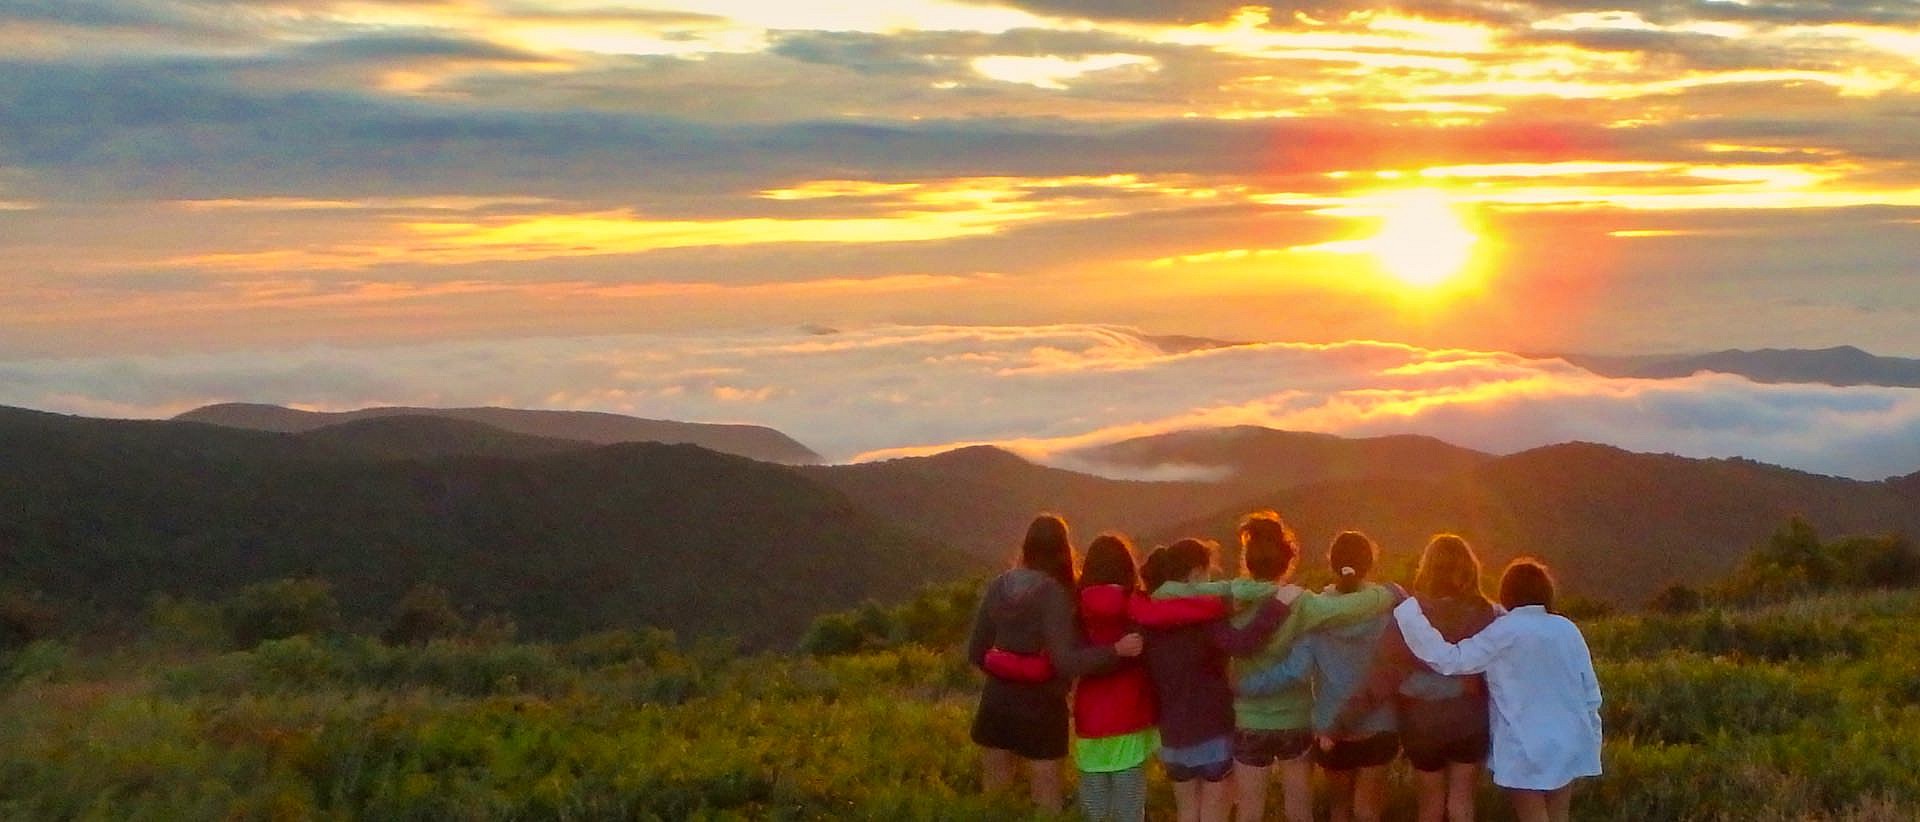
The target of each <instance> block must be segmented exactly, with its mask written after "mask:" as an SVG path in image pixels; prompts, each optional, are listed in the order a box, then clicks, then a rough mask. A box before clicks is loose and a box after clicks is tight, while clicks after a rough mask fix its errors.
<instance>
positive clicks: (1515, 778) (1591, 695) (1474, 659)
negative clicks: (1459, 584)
mask: <svg viewBox="0 0 1920 822" xmlns="http://www.w3.org/2000/svg"><path fill="white" fill-rule="evenodd" d="M1393 616H1394V619H1395V620H1397V621H1398V622H1399V623H1400V633H1401V634H1403V635H1404V636H1405V637H1406V640H1407V647H1408V648H1409V649H1411V650H1412V651H1413V654H1414V656H1417V657H1419V658H1420V660H1421V661H1422V662H1425V663H1427V664H1428V665H1429V666H1431V667H1432V668H1433V669H1434V670H1435V671H1436V672H1439V673H1442V674H1477V673H1485V674H1486V675H1487V694H1488V695H1489V696H1490V697H1492V703H1493V711H1492V721H1493V728H1492V739H1493V750H1492V753H1491V755H1490V756H1489V757H1488V760H1487V767H1488V770H1490V771H1492V773H1493V784H1495V785H1499V786H1500V787H1503V788H1519V789H1523V790H1533V791H1550V790H1555V789H1558V788H1560V787H1563V786H1565V785H1566V784H1568V783H1570V782H1572V781H1573V780H1575V779H1578V778H1580V777H1583V776H1599V775H1600V681H1599V679H1598V678H1596V677H1595V676H1594V673H1593V657H1592V655H1591V654H1590V653H1589V652H1588V650H1587V640H1586V638H1585V637H1583V636H1581V635H1580V629H1579V628H1578V627H1577V626H1575V625H1574V624H1573V623H1572V622H1571V621H1569V620H1568V619H1567V618H1566V617H1562V616H1559V615H1557V614H1550V613H1547V609H1546V608H1543V607H1541V606H1538V605H1529V606H1525V607H1521V608H1515V609H1513V610H1512V611H1510V612H1508V613H1507V614H1506V615H1505V616H1502V617H1500V618H1499V619H1496V620H1494V621H1493V624H1492V625H1489V626H1487V627H1486V629H1485V630H1483V631H1481V632H1480V633H1478V634H1475V635H1473V636H1471V637H1468V638H1466V639H1465V640H1463V641H1461V642H1459V643H1458V644H1454V643H1449V642H1447V641H1446V639H1445V638H1443V637H1441V636H1440V632H1439V631H1437V630H1434V627H1433V625H1432V623H1429V622H1428V621H1427V616H1426V614H1424V613H1422V612H1421V611H1420V601H1419V600H1417V599H1409V600H1407V601H1406V602H1403V603H1400V606H1399V607H1398V608H1395V609H1394V612H1393Z"/></svg>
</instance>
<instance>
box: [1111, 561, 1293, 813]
mask: <svg viewBox="0 0 1920 822" xmlns="http://www.w3.org/2000/svg"><path fill="white" fill-rule="evenodd" d="M1213 565H1214V547H1213V545H1212V544H1211V543H1207V542H1203V541H1201V540H1197V539H1183V540H1180V541H1179V542H1176V543H1174V544H1173V545H1171V546H1169V547H1167V548H1162V549H1156V550H1155V551H1154V552H1153V553H1152V554H1151V555H1149V556H1148V557H1147V562H1146V565H1145V567H1144V568H1142V569H1141V576H1142V577H1144V578H1145V580H1144V581H1145V582H1146V585H1147V589H1148V591H1153V590H1156V589H1158V588H1159V587H1160V586H1161V585H1163V584H1165V583H1167V582H1170V581H1174V580H1179V581H1184V582H1199V581H1202V580H1204V579H1206V578H1207V577H1208V576H1209V575H1210V574H1211V572H1212V569H1213ZM1289 592H1291V593H1289ZM1297 592H1298V589H1297V588H1289V589H1283V591H1282V593H1281V594H1279V595H1277V596H1291V595H1292V594H1297ZM1288 610H1289V609H1288V605H1287V602H1285V601H1282V600H1281V599H1278V598H1275V599H1269V600H1267V601H1266V602H1265V603H1264V604H1262V606H1261V607H1260V610H1259V611H1258V612H1256V614H1255V616H1254V618H1253V620H1252V621H1251V622H1248V623H1247V624H1246V625H1245V626H1242V627H1239V628H1235V627H1234V626H1233V624H1232V623H1230V622H1228V621H1227V620H1226V619H1218V620H1213V621H1210V622H1206V623H1202V624H1198V625H1189V626H1184V627H1178V628H1171V629H1149V630H1148V631H1147V650H1146V660H1147V671H1148V673H1149V674H1151V676H1152V678H1153V690H1154V696H1155V698H1156V699H1157V700H1158V701H1159V707H1160V738H1161V748H1160V761H1161V763H1162V764H1163V765H1164V766H1165V767H1166V770H1167V778H1168V779H1170V780H1172V781H1173V796H1174V801H1175V804H1176V805H1177V807H1178V809H1179V814H1180V822H1225V820H1226V819H1227V814H1228V813H1229V812H1230V811H1231V810H1232V808H1233V792H1232V790H1231V785H1230V784H1229V783H1228V780H1227V777H1228V776H1229V775H1231V774H1232V773H1233V731H1234V714H1233V687H1232V685H1231V684H1229V682H1228V679H1227V658H1228V657H1229V656H1231V655H1236V654H1240V655H1244V654H1248V653H1252V652H1253V651H1254V650H1257V649H1259V648H1260V647H1262V646H1264V645H1265V644H1266V642H1267V640H1268V639H1269V638H1270V637H1272V636H1273V632H1274V630H1275V629H1276V628H1278V627H1280V623H1282V622H1284V621H1286V618H1287V613H1288Z"/></svg>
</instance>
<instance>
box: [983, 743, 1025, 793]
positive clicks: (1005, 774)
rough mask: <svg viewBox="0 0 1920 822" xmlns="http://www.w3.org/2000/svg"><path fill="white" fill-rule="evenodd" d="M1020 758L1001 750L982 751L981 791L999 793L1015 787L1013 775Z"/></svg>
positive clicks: (989, 749) (985, 749)
mask: <svg viewBox="0 0 1920 822" xmlns="http://www.w3.org/2000/svg"><path fill="white" fill-rule="evenodd" d="M1019 760H1020V757H1017V756H1014V755H1013V752H1012V751H1007V750H1002V749H1000V748H981V749H980V789H981V790H983V791H985V792H987V793H999V792H1001V791H1005V790H1009V789H1011V788H1012V787H1013V773H1014V771H1015V770H1016V769H1017V768H1018V767H1019V766H1018V763H1019Z"/></svg>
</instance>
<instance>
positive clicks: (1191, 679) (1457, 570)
mask: <svg viewBox="0 0 1920 822" xmlns="http://www.w3.org/2000/svg"><path fill="white" fill-rule="evenodd" d="M1239 541H1240V548H1241V550H1240V556H1241V560H1242V564H1243V566H1244V568H1243V569H1242V570H1243V571H1244V572H1245V573H1244V575H1240V576H1236V577H1234V578H1230V579H1216V577H1217V576H1218V574H1217V573H1216V559H1217V557H1216V554H1217V549H1216V547H1215V546H1214V545H1213V544H1212V543H1210V542H1207V541H1204V540H1199V539H1183V540H1180V541H1178V542H1175V543H1173V544H1172V545H1168V546H1165V547H1160V548H1155V549H1154V550H1153V551H1152V552H1151V553H1149V554H1148V555H1147V557H1146V558H1145V560H1144V561H1138V562H1137V561H1136V558H1135V555H1134V551H1133V547H1132V546H1131V545H1130V544H1129V543H1128V541H1127V539H1126V537H1125V536H1122V535H1119V534H1112V533H1109V534H1102V535H1101V536H1099V537H1097V538H1095V539H1094V540H1093V541H1092V542H1091V543H1090V544H1089V545H1088V546H1087V550H1086V556H1085V559H1084V561H1083V562H1079V563H1076V561H1075V555H1074V550H1073V545H1072V540H1071V538H1070V535H1069V532H1068V528H1067V524H1066V522H1065V520H1063V519H1061V518H1060V517H1057V516H1053V515H1041V516H1039V517H1037V518H1035V519H1034V521H1033V523H1032V524H1031V525H1030V526H1029V527H1028V529H1027V535H1026V539H1025V541H1024V542H1023V543H1022V545H1021V552H1020V560H1019V563H1018V565H1017V566H1016V567H1015V568H1013V569H1012V570H1009V571H1007V572H1005V573H1003V574H1001V575H1000V576H998V577H996V578H995V579H994V580H993V581H992V582H990V583H988V585H987V588H986V591H985V592H984V594H983V595H982V597H981V601H980V609H979V612H978V614H977V615H976V617H975V620H974V625H973V631H972V635H971V637H970V639H969V642H968V649H967V652H968V655H969V658H970V659H971V660H972V662H973V663H974V664H975V665H976V666H978V667H980V668H981V669H982V670H983V671H985V672H986V673H987V678H986V686H985V688H984V690H983V691H982V693H981V698H980V705H979V709H978V710H977V712H976V713H975V716H974V722H973V729H972V738H973V741H974V743H975V744H977V745H979V746H980V747H981V750H982V754H983V762H984V773H983V784H984V786H985V788H986V789H987V790H989V791H999V790H1005V789H1008V788H1010V787H1012V785H1013V784H1014V783H1015V782H1016V781H1017V780H1018V778H1019V776H1020V771H1021V770H1022V769H1024V770H1025V772H1026V777H1027V782H1028V784H1029V787H1030V791H1031V796H1032V799H1033V801H1034V803H1035V804H1036V805H1037V806H1039V807H1040V808H1041V809H1044V810H1048V811H1059V810H1062V809H1063V808H1064V805H1065V789H1064V786H1063V781H1062V780H1063V774H1062V760H1063V759H1065V758H1066V756H1067V754H1068V749H1069V747H1071V748H1072V754H1073V758H1074V762H1075V765H1076V766H1077V768H1078V770H1079V790H1078V795H1079V801H1080V807H1081V810H1082V811H1083V812H1084V813H1085V815H1086V817H1087V818H1088V819H1091V820H1108V819H1112V820H1140V819H1144V818H1145V813H1146V785H1147V763H1148V761H1149V760H1150V759H1155V758H1157V759H1158V760H1159V761H1160V764H1161V769H1162V770H1163V771H1164V772H1165V774H1166V777H1167V779H1168V780H1169V781H1171V782H1172V783H1173V790H1174V799H1175V805H1176V807H1177V808H1178V811H1179V818H1180V820H1181V822H1225V820H1228V819H1230V818H1233V819H1240V820H1254V819H1261V818H1263V817H1264V814H1265V809H1266V805H1267V793H1268V786H1269V785H1270V784H1271V783H1272V782H1273V781H1275V779H1276V778H1277V780H1278V782H1279V785H1280V794H1281V797H1280V798H1281V806H1282V809H1283V816H1284V818H1285V819H1286V820H1288V822H1307V820H1310V819H1311V818H1312V811H1313V802H1312V776H1313V768H1314V766H1315V765H1318V766H1319V767H1320V768H1321V770H1322V771H1323V772H1324V773H1325V775H1326V781H1327V785H1328V791H1329V797H1328V798H1329V802H1328V804H1329V805H1330V807H1331V818H1332V819H1333V820H1336V822H1347V820H1361V821H1362V822H1368V821H1370V820H1377V819H1379V818H1380V814H1381V808H1382V800H1383V794H1384V792H1385V768H1386V766H1387V765H1388V763H1390V762H1391V761H1392V760H1393V759H1394V758H1395V757H1396V756H1399V755H1400V754H1402V753H1404V754H1405V755H1406V757H1407V760H1408V762H1409V764H1410V765H1411V766H1412V767H1413V770H1414V772H1415V774H1416V777H1415V779H1416V785H1417V788H1418V797H1419V803H1418V804H1419V818H1420V820H1422V822H1439V820H1450V821H1451V822H1464V820H1471V819H1473V818H1474V792H1475V790H1476V788H1477V784H1478V781H1479V772H1480V768H1481V767H1482V766H1483V765H1484V766H1486V767H1488V768H1489V770H1490V771H1491V773H1492V776H1493V781H1494V784H1496V785H1498V786H1500V787H1501V788H1504V789H1506V790H1507V792H1508V795H1509V797H1510V799H1511V800H1512V802H1513V806H1514V810H1515V812H1516V814H1517V816H1518V817H1519V818H1520V820H1522V822H1549V821H1551V822H1564V820H1566V819H1567V816H1568V813H1569V808H1570V802H1571V797H1572V789H1573V783H1574V782H1575V780H1577V779H1580V778H1582V777H1588V776H1597V775H1599V773H1600V719H1599V705H1600V690H1599V685H1598V682H1597V680H1596V679H1595V678H1594V674H1593V664H1592V660H1591V658H1590V656H1589V654H1588V651H1587V646H1586V641H1585V639H1584V638H1582V636H1581V634H1580V631H1579V629H1578V628H1577V627H1575V626H1574V625H1573V623H1572V622H1570V621H1568V620H1566V619H1565V618H1563V617H1560V616H1558V615H1556V614H1554V613H1553V612H1552V610H1551V609H1552V605H1553V596H1554V581H1553V578H1552V575H1551V574H1550V573H1549V572H1548V570H1547V568H1546V566H1545V565H1543V564H1541V563H1539V562H1537V561H1534V560H1528V559H1521V560H1515V561H1514V562H1513V563H1512V564H1510V565H1509V566H1508V567H1507V569H1506V572H1505V573H1504V574H1503V576H1502V578H1501V581H1500V601H1499V603H1498V604H1496V603H1494V602H1492V601H1490V600H1488V599H1487V598H1486V597H1485V596H1484V595H1482V594H1481V590H1480V575H1481V567H1480V561H1479V559H1478V557H1477V556H1476V555H1475V554H1474V552H1473V549H1472V548H1471V547H1470V546H1468V545H1467V543H1466V542H1465V541H1464V540H1462V539H1460V538H1459V537H1457V536H1452V535H1441V536H1438V537H1435V538H1434V539H1433V541H1432V542H1431V543H1430V544H1429V545H1428V546H1427V548H1426V550H1425V551H1424V552H1423V554H1422V555H1421V558H1420V564H1419V570H1418V571H1417V572H1416V574H1415V577H1414V580H1413V589H1414V590H1413V594H1412V595H1411V596H1409V595H1408V594H1407V592H1406V591H1404V590H1403V589H1401V588H1400V587H1399V586H1397V585H1391V584H1380V583H1377V582H1374V581H1371V580H1370V579H1369V577H1370V575H1371V572H1372V570H1373V568H1374V566H1375V564H1376V561H1377V559H1378V548H1377V547H1376V546H1375V545H1374V543H1373V542H1372V541H1371V540H1370V539H1368V538H1367V537H1366V536H1365V535H1363V534H1361V533H1359V532H1355V531H1348V532H1346V533H1343V534H1340V535H1339V536H1338V537H1336V538H1335V539H1334V541H1333V543H1332V545H1331V546H1330V547H1329V549H1328V552H1327V560H1328V568H1329V570H1330V571H1331V572H1332V573H1333V575H1334V577H1335V579H1336V580H1337V581H1336V582H1335V583H1333V584H1332V585H1329V586H1327V587H1326V588H1325V589H1324V590H1323V591H1321V592H1318V593H1310V592H1307V591H1305V590H1303V589H1301V588H1300V587H1299V586H1297V585H1294V584H1292V582H1291V579H1292V577H1293V573H1294V571H1295V569H1296V566H1297V564H1298V563H1297V560H1298V559H1299V556H1300V549H1299V543H1298V541H1297V540H1296V539H1295V537H1294V534H1293V532H1292V530H1291V529H1289V528H1288V527H1287V525H1286V523H1285V522H1284V521H1282V520H1281V518H1280V516H1279V515H1278V514H1275V513H1274V512H1272V511H1256V512H1254V513H1252V514H1249V515H1248V516H1247V517H1246V518H1244V519H1243V520H1242V521H1241V523H1240V527H1239ZM1070 730H1071V733H1070ZM1070 742H1071V745H1070Z"/></svg>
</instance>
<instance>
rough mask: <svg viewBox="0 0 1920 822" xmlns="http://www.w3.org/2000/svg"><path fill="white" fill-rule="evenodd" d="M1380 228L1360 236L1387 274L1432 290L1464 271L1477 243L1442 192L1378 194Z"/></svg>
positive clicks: (1422, 190)
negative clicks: (1380, 195)
mask: <svg viewBox="0 0 1920 822" xmlns="http://www.w3.org/2000/svg"><path fill="white" fill-rule="evenodd" d="M1380 215H1381V217H1382V222H1381V224H1380V232H1379V233H1378V234H1375V235H1373V236H1372V237H1370V238H1368V239H1366V240H1362V241H1361V243H1362V244H1363V245H1364V246H1365V247H1366V250H1367V252H1368V253H1370V254H1372V255H1373V256H1374V257H1375V258H1376V259H1378V260H1379V261H1380V267H1381V268H1382V269H1384V270H1386V272H1387V273H1388V274H1391V275H1393V277H1394V278H1395V279H1397V280H1400V281H1401V282H1404V283H1406V284H1408V285H1412V286H1419V287H1421V288H1431V287H1433V286H1437V285H1440V284H1442V283H1445V282H1447V281H1449V280H1451V279H1453V278H1454V277H1456V276H1459V274H1460V273H1461V272H1462V271H1464V270H1466V267H1467V262H1468V261H1469V260H1470V259H1472V257H1473V248H1474V246H1475V245H1477V244H1478V243H1479V241H1480V237H1479V235H1477V234H1475V233H1474V232H1473V229H1472V228H1470V227H1469V226H1468V225H1467V223H1466V221H1465V220H1464V219H1462V218H1461V216H1460V213H1459V211H1458V210H1457V209H1456V208H1455V206H1454V204H1453V202H1452V201H1451V200H1450V199H1449V198H1448V197H1447V195H1446V194H1445V193H1444V192H1441V191H1437V190H1433V189H1420V190H1415V191H1403V192H1396V193H1393V194H1390V195H1386V196H1385V197H1383V198H1382V202H1381V209H1380Z"/></svg>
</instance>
